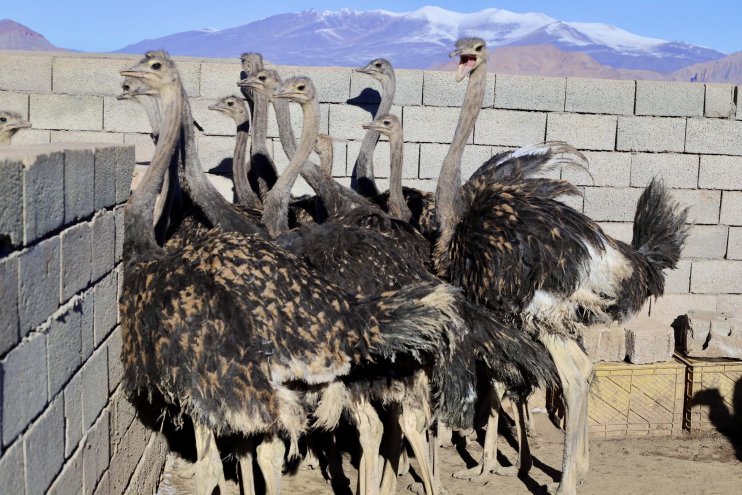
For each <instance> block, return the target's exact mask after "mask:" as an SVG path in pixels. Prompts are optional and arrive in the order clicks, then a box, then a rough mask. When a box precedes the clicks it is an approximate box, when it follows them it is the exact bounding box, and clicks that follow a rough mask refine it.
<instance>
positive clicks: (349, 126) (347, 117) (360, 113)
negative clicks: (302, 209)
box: [268, 105, 453, 141]
mask: <svg viewBox="0 0 742 495" xmlns="http://www.w3.org/2000/svg"><path fill="white" fill-rule="evenodd" d="M377 109H378V108H377V106H376V105H363V106H355V105H330V107H329V131H330V132H329V134H330V136H332V137H333V138H334V139H340V140H345V139H357V140H362V139H363V137H364V136H365V135H366V131H365V130H364V129H363V127H362V126H363V124H367V123H369V122H371V121H372V120H373V119H374V114H375V113H376V110H377ZM413 109H414V110H420V109H422V107H413V108H410V109H408V111H412V110H413ZM390 113H392V114H394V115H396V116H398V117H399V118H402V109H401V107H396V106H392V108H391V110H390ZM405 117H406V116H405ZM272 118H273V117H272ZM291 122H292V123H295V122H297V119H296V118H294V117H293V114H292V120H291ZM270 128H271V126H270V125H269V127H268V129H269V135H273V136H274V137H277V136H278V132H277V127H276V128H275V129H276V131H275V132H271V129H270ZM414 131H415V128H414V127H413V128H412V129H408V128H407V125H406V121H405V127H404V133H405V141H416V139H413V136H414ZM294 133H295V134H296V135H297V139H298V136H299V134H298V133H297V129H294ZM410 133H413V134H412V135H411V134H410ZM451 135H452V136H453V134H451ZM429 137H430V136H428V138H429ZM384 139H386V138H384Z"/></svg>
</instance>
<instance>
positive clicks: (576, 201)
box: [555, 187, 585, 213]
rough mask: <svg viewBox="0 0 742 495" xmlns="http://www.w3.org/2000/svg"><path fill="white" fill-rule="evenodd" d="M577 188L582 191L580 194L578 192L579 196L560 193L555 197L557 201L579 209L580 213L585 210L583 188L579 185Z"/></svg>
mask: <svg viewBox="0 0 742 495" xmlns="http://www.w3.org/2000/svg"><path fill="white" fill-rule="evenodd" d="M578 189H580V190H581V191H582V194H580V195H579V196H565V195H562V196H558V197H557V198H555V199H556V200H557V201H559V202H560V203H563V204H565V205H567V206H569V207H570V208H572V209H574V210H577V211H579V212H580V213H584V212H585V188H584V187H581V188H578Z"/></svg>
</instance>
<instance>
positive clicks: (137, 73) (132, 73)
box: [119, 67, 150, 79]
mask: <svg viewBox="0 0 742 495" xmlns="http://www.w3.org/2000/svg"><path fill="white" fill-rule="evenodd" d="M119 74H121V75H122V76H124V77H136V78H139V79H144V78H146V77H148V76H149V75H150V74H149V72H148V71H146V70H138V69H136V68H134V67H132V68H131V69H124V70H122V71H119Z"/></svg>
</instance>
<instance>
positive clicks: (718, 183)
mask: <svg viewBox="0 0 742 495" xmlns="http://www.w3.org/2000/svg"><path fill="white" fill-rule="evenodd" d="M698 187H702V188H704V189H727V190H740V189H742V157H740V156H707V155H702V156H701V169H700V172H699V174H698Z"/></svg>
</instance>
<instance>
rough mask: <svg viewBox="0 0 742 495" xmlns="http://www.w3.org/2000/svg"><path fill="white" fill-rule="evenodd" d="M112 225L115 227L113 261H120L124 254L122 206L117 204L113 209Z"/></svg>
mask: <svg viewBox="0 0 742 495" xmlns="http://www.w3.org/2000/svg"><path fill="white" fill-rule="evenodd" d="M113 214H114V225H115V227H116V245H115V248H114V259H113V261H114V263H118V262H119V261H121V259H122V258H123V255H124V207H123V206H119V207H117V208H115V209H114V210H113Z"/></svg>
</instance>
